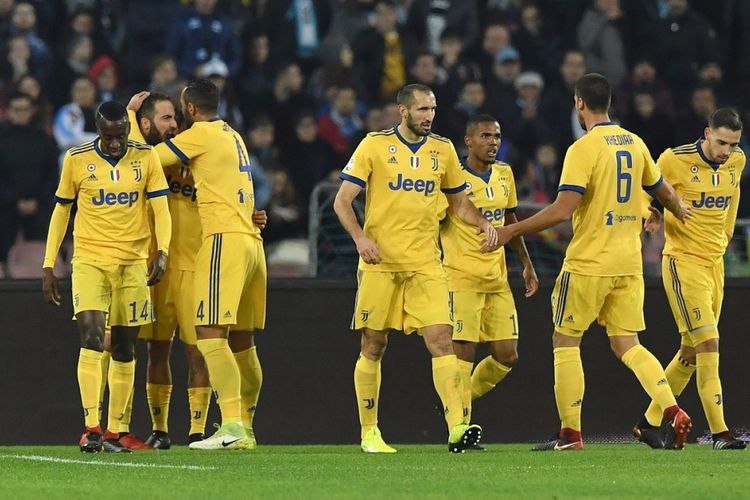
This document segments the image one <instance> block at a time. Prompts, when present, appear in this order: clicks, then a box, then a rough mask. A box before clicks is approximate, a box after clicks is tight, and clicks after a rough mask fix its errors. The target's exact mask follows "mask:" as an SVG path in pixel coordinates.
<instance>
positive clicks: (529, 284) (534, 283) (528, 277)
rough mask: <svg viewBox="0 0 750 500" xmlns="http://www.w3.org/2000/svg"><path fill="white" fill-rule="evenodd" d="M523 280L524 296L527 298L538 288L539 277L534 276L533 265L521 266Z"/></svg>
mask: <svg viewBox="0 0 750 500" xmlns="http://www.w3.org/2000/svg"><path fill="white" fill-rule="evenodd" d="M523 282H524V283H525V284H526V298H527V299H528V298H529V297H531V296H532V295H534V294H535V293H536V292H537V290H539V278H537V276H536V271H535V270H534V266H531V265H529V266H524V267H523Z"/></svg>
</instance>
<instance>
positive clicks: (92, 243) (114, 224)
mask: <svg viewBox="0 0 750 500" xmlns="http://www.w3.org/2000/svg"><path fill="white" fill-rule="evenodd" d="M167 192H168V189H167V181H166V180H165V178H164V173H163V172H162V169H161V163H160V162H159V157H158V156H157V154H156V152H155V151H154V149H153V148H152V147H151V146H149V145H147V144H143V143H140V142H135V141H130V140H129V141H128V147H127V151H126V152H125V155H124V156H123V157H122V158H120V159H119V160H117V159H114V158H112V157H110V156H108V155H105V154H104V153H103V152H102V151H101V150H100V149H99V139H98V138H97V139H95V140H94V141H92V142H88V143H86V144H83V145H81V146H78V147H76V148H72V149H70V150H68V152H67V153H66V154H65V159H64V160H63V167H62V174H61V176H60V184H59V186H58V187H57V191H56V193H55V201H56V202H57V203H61V204H68V203H73V202H74V201H75V202H76V206H77V209H78V211H77V213H76V216H75V225H74V230H73V254H74V256H75V257H86V258H90V259H94V260H99V261H103V262H112V263H119V264H130V263H133V262H135V261H138V260H141V259H146V258H147V257H148V250H149V242H150V240H151V230H150V228H149V217H148V211H147V205H148V203H146V200H147V199H148V198H153V197H156V196H166V195H167Z"/></svg>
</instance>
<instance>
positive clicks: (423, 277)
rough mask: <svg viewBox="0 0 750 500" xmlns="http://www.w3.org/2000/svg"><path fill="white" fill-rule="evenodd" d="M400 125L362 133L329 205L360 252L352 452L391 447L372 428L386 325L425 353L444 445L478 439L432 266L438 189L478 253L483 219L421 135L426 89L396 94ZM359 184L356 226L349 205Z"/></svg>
mask: <svg viewBox="0 0 750 500" xmlns="http://www.w3.org/2000/svg"><path fill="white" fill-rule="evenodd" d="M398 107H399V110H400V112H401V123H400V124H399V125H398V126H395V127H393V128H392V129H388V130H384V131H381V132H373V133H370V134H368V135H367V137H365V138H364V139H363V140H362V142H361V143H360V144H359V146H358V147H357V149H356V151H355V152H354V155H353V156H352V157H351V159H350V160H349V163H348V164H347V165H346V166H345V167H344V170H343V172H342V173H341V179H343V181H344V182H343V183H342V184H341V188H340V189H339V192H338V194H337V195H336V200H335V202H334V210H335V211H336V214H337V215H338V217H339V220H340V221H341V225H342V226H343V227H344V229H346V231H347V232H348V233H349V234H350V235H351V237H352V239H353V240H354V242H355V244H356V245H357V251H358V253H359V255H360V262H359V271H358V281H359V286H358V290H357V299H356V304H355V309H354V319H353V325H352V328H354V329H357V330H360V331H361V334H362V342H361V353H360V355H359V359H358V360H357V363H356V365H355V368H354V387H355V390H356V394H357V404H358V408H359V419H360V424H361V426H362V432H361V438H362V442H361V448H362V451H364V452H367V453H394V452H395V451H396V450H395V449H393V448H391V447H390V446H388V445H387V444H386V443H385V442H384V440H383V438H382V436H381V434H380V430H379V429H378V426H377V424H378V401H379V393H380V361H381V359H382V358H383V354H384V352H385V348H386V345H387V342H388V333H389V331H390V330H401V331H403V332H404V333H406V334H410V333H412V332H414V331H417V332H418V333H419V334H421V335H422V337H423V338H424V342H425V345H426V346H427V350H428V351H429V352H430V354H431V356H432V374H433V381H434V383H435V389H436V390H437V393H438V395H439V396H440V399H441V400H442V403H443V407H444V411H445V419H446V422H447V424H448V431H449V436H448V448H449V450H451V451H453V452H461V451H463V450H464V449H466V448H467V447H471V446H475V445H476V444H478V442H479V440H480V439H481V428H480V427H479V426H478V425H469V422H468V420H467V419H466V417H465V416H464V414H463V413H464V401H463V384H462V382H461V377H460V372H459V367H458V362H457V359H456V355H455V353H454V352H453V343H452V341H451V330H452V328H451V321H450V314H449V308H448V284H447V280H446V276H445V271H444V270H443V267H442V265H441V263H440V252H439V249H438V245H437V238H438V211H437V208H438V206H437V203H438V191H437V190H438V189H440V190H441V191H442V192H444V193H446V195H447V198H448V203H449V205H450V207H451V209H452V210H453V211H454V212H455V213H456V214H457V215H458V217H460V218H461V219H462V220H463V221H465V222H466V223H468V224H470V225H472V226H473V227H474V228H475V230H477V229H476V228H478V230H479V231H480V232H482V233H484V237H485V240H484V242H481V243H480V242H478V243H477V245H480V244H481V249H482V251H486V252H490V251H494V250H496V249H497V245H496V232H495V228H494V227H493V225H492V224H491V223H490V222H489V221H488V220H487V219H485V218H484V217H482V215H481V214H480V213H479V211H478V210H477V209H476V208H475V207H474V206H473V205H472V204H471V202H470V201H469V199H468V197H467V195H466V193H465V191H464V187H465V181H464V179H463V176H462V175H461V171H460V166H459V164H458V157H457V155H456V150H455V149H454V147H453V144H452V143H451V142H450V140H448V139H445V138H443V137H440V136H437V135H434V134H431V133H430V129H431V127H432V122H433V119H434V118H435V109H436V103H435V94H433V92H432V90H431V89H430V88H429V87H427V86H425V85H419V84H412V85H407V86H405V87H404V88H403V89H401V91H400V92H399V94H398ZM362 189H366V190H367V199H366V205H365V226H364V229H363V228H362V227H361V226H360V225H359V222H358V221H357V217H356V215H355V213H354V210H353V208H352V201H353V200H354V199H355V198H356V197H357V195H359V193H360V192H361V191H362Z"/></svg>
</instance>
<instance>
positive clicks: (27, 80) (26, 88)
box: [16, 74, 52, 135]
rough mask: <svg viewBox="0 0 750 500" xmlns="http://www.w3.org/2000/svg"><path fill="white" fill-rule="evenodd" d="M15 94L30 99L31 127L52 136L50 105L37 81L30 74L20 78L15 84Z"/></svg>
mask: <svg viewBox="0 0 750 500" xmlns="http://www.w3.org/2000/svg"><path fill="white" fill-rule="evenodd" d="M16 92H18V93H20V94H25V95H27V96H29V97H30V98H31V102H32V104H33V106H32V108H33V110H34V112H33V115H32V117H31V125H32V126H34V127H36V128H37V129H38V130H41V131H43V132H44V133H46V134H47V135H52V104H50V102H49V99H47V96H46V95H45V94H44V91H43V90H42V84H41V83H39V80H38V79H37V78H36V77H35V76H34V75H31V74H26V75H24V76H22V77H21V78H19V79H18V83H17V84H16Z"/></svg>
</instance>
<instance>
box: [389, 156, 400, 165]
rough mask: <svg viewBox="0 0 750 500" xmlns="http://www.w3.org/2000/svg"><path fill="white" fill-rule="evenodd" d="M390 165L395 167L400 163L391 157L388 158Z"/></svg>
mask: <svg viewBox="0 0 750 500" xmlns="http://www.w3.org/2000/svg"><path fill="white" fill-rule="evenodd" d="M388 163H390V164H392V165H395V164H397V163H398V161H397V160H396V157H395V156H391V157H390V158H388Z"/></svg>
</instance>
